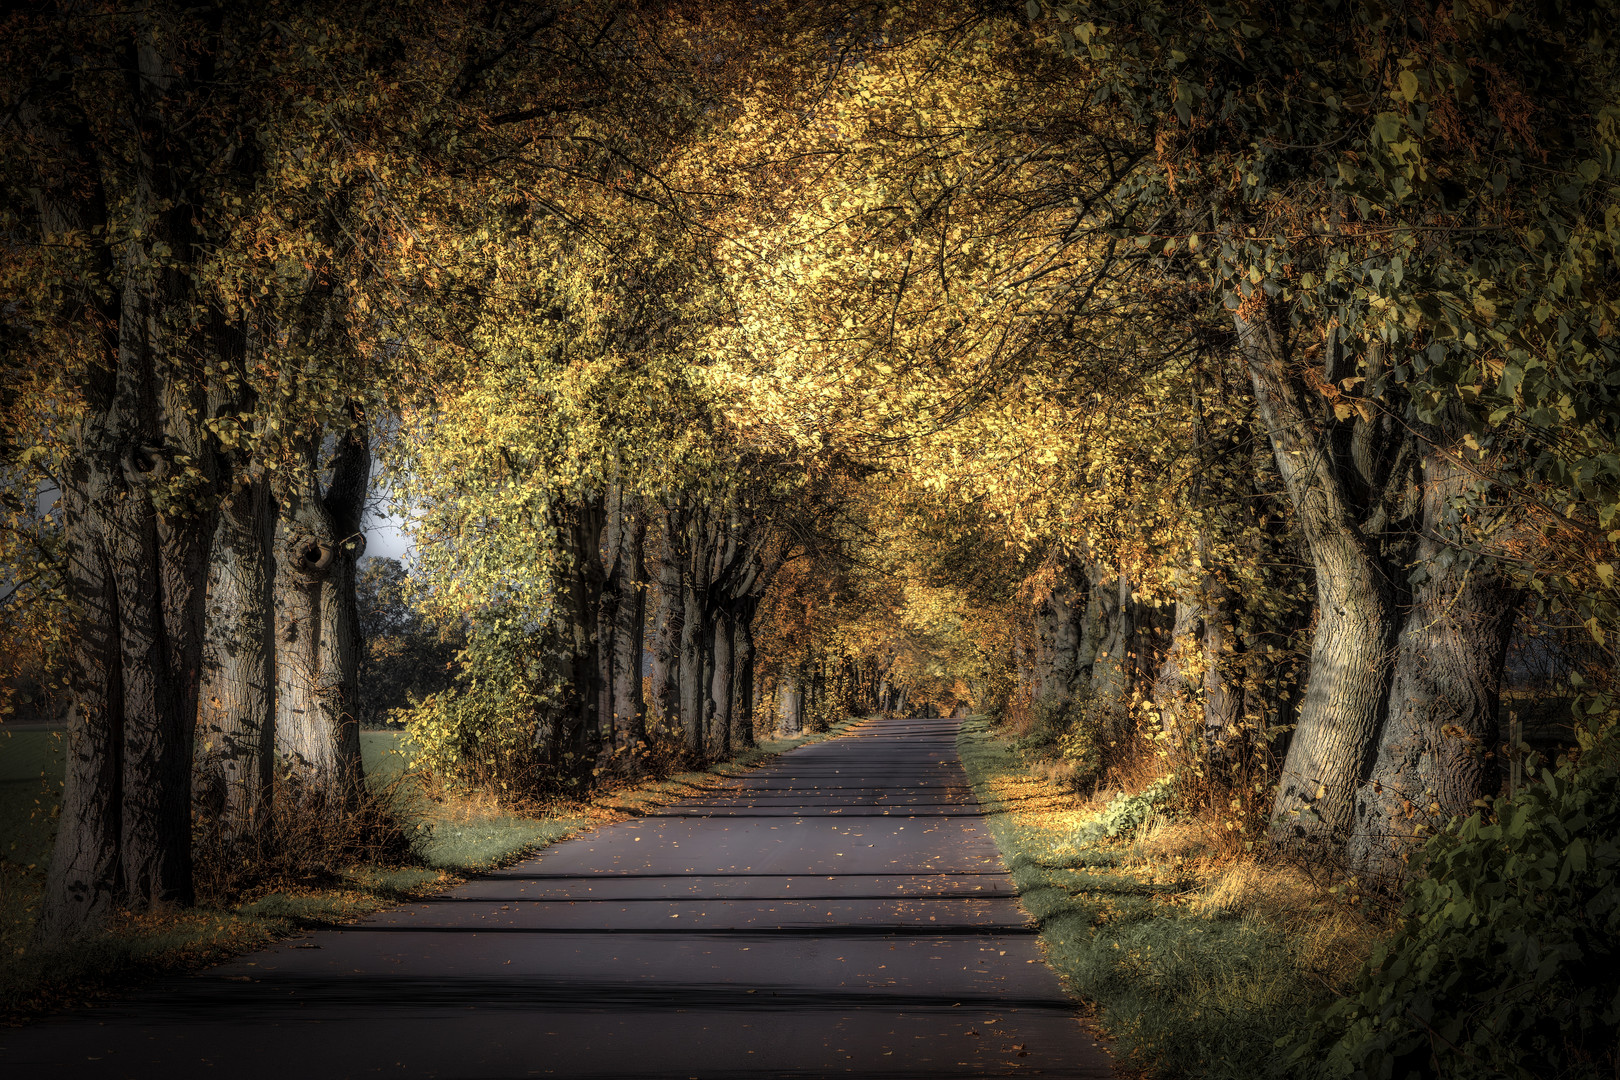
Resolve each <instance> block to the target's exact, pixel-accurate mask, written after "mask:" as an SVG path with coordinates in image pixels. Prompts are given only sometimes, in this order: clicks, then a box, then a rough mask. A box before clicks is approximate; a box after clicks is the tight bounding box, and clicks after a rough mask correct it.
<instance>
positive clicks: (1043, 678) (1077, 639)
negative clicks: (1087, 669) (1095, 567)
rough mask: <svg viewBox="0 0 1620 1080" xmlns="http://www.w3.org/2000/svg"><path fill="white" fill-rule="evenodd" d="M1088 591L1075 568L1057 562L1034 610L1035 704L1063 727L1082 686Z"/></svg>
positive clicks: (1051, 720) (1048, 717)
mask: <svg viewBox="0 0 1620 1080" xmlns="http://www.w3.org/2000/svg"><path fill="white" fill-rule="evenodd" d="M1089 595H1090V587H1089V584H1088V583H1087V581H1086V579H1085V576H1084V574H1083V572H1082V571H1081V569H1080V568H1079V567H1078V566H1074V565H1071V564H1069V563H1062V562H1060V563H1059V565H1058V566H1057V567H1056V568H1055V569H1054V570H1053V571H1052V581H1051V584H1050V587H1049V588H1048V589H1047V590H1046V591H1045V593H1044V595H1042V597H1041V600H1040V603H1039V604H1038V605H1037V606H1036V612H1035V614H1036V620H1035V623H1036V654H1037V661H1036V684H1035V686H1034V695H1035V700H1036V702H1037V704H1038V707H1039V708H1040V710H1041V713H1042V715H1043V716H1044V717H1045V718H1046V719H1047V720H1048V722H1051V723H1058V724H1061V723H1063V722H1064V721H1065V720H1066V719H1067V717H1068V714H1069V708H1070V706H1071V704H1072V703H1073V701H1074V697H1075V694H1076V693H1077V692H1078V691H1079V688H1080V685H1081V679H1082V675H1081V666H1080V649H1081V636H1082V634H1083V632H1084V622H1085V606H1086V603H1087V601H1088V599H1089Z"/></svg>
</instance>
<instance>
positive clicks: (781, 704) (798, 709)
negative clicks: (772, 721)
mask: <svg viewBox="0 0 1620 1080" xmlns="http://www.w3.org/2000/svg"><path fill="white" fill-rule="evenodd" d="M776 715H777V724H778V726H779V730H780V731H781V732H782V734H783V736H785V737H789V738H791V737H792V736H795V735H798V734H799V733H800V732H802V731H803V730H804V691H803V689H802V688H801V686H800V683H799V679H798V676H797V675H795V674H793V673H792V672H791V671H784V672H783V673H782V679H781V681H780V682H779V683H778V684H777V712H776Z"/></svg>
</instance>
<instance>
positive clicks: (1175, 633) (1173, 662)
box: [1153, 593, 1204, 740]
mask: <svg viewBox="0 0 1620 1080" xmlns="http://www.w3.org/2000/svg"><path fill="white" fill-rule="evenodd" d="M1203 625H1204V612H1203V608H1202V607H1200V606H1199V603H1198V599H1197V597H1196V596H1193V595H1190V594H1188V593H1184V594H1183V595H1182V596H1181V597H1179V598H1178V599H1177V600H1176V617H1175V623H1174V624H1173V625H1172V627H1171V629H1170V647H1169V648H1168V649H1166V650H1165V653H1164V661H1163V663H1161V664H1160V665H1159V672H1158V674H1157V675H1156V676H1155V677H1154V680H1153V705H1154V707H1155V708H1156V709H1158V711H1159V725H1160V729H1161V730H1162V731H1163V732H1164V734H1165V735H1166V736H1167V737H1169V738H1171V739H1173V740H1174V739H1180V737H1181V735H1182V731H1183V728H1184V723H1183V722H1182V714H1183V713H1184V712H1185V711H1186V708H1187V695H1188V680H1187V657H1188V655H1189V654H1191V653H1192V652H1194V651H1195V650H1197V649H1199V648H1200V647H1201V645H1202V642H1201V640H1200V639H1201V638H1202V636H1203Z"/></svg>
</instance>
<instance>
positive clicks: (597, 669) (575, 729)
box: [561, 495, 607, 782]
mask: <svg viewBox="0 0 1620 1080" xmlns="http://www.w3.org/2000/svg"><path fill="white" fill-rule="evenodd" d="M570 509H571V512H570V514H569V521H568V543H569V548H570V557H571V566H570V569H569V577H568V590H567V597H568V603H567V609H568V610H567V616H566V617H567V626H566V635H567V641H568V645H569V651H570V654H571V656H570V660H571V668H572V674H573V687H572V688H571V690H570V692H569V694H568V702H569V705H570V707H571V708H570V711H569V713H568V715H567V716H565V718H564V722H565V723H566V724H567V730H566V731H564V732H563V733H562V740H561V742H562V746H561V749H562V751H563V758H562V761H561V766H562V772H563V775H564V776H565V777H567V778H570V779H573V780H576V781H581V782H583V781H585V780H586V779H588V778H589V777H590V775H591V773H592V771H593V770H594V769H595V768H596V764H597V759H598V757H599V756H600V754H601V748H602V722H603V717H602V714H601V707H602V696H603V687H602V681H603V675H604V671H603V663H602V653H603V650H602V626H601V621H600V617H601V604H602V580H603V568H602V531H603V528H604V527H605V525H606V519H607V509H606V507H605V505H604V502H603V499H602V496H600V495H592V496H588V497H586V498H585V499H583V500H581V501H580V502H579V503H578V504H577V505H576V506H574V507H572V508H570Z"/></svg>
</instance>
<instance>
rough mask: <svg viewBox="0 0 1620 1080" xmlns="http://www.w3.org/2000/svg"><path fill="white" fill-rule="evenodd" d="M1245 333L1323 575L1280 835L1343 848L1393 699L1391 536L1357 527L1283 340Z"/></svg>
mask: <svg viewBox="0 0 1620 1080" xmlns="http://www.w3.org/2000/svg"><path fill="white" fill-rule="evenodd" d="M1237 327H1238V336H1239V341H1240V345H1241V347H1242V349H1243V353H1244V358H1245V360H1246V361H1247V362H1248V364H1249V371H1250V377H1251V379H1252V381H1253V384H1254V391H1255V399H1256V404H1257V406H1258V412H1259V416H1260V419H1261V421H1262V422H1263V423H1264V424H1265V426H1266V431H1267V435H1268V436H1269V438H1270V440H1271V444H1272V449H1273V452H1274V454H1275V457H1276V461H1277V471H1278V472H1279V473H1280V474H1281V476H1282V478H1283V483H1284V486H1285V487H1286V488H1287V490H1288V495H1289V499H1290V501H1291V502H1292V503H1293V505H1294V510H1295V513H1296V514H1297V516H1298V520H1299V523H1300V526H1301V529H1302V531H1303V532H1304V533H1305V538H1306V541H1307V544H1308V546H1309V549H1310V554H1311V561H1312V564H1313V566H1314V568H1315V571H1316V593H1317V620H1316V635H1315V639H1314V641H1313V642H1312V644H1311V663H1310V677H1309V681H1308V683H1307V686H1306V691H1305V700H1304V701H1303V702H1302V703H1301V706H1300V711H1299V716H1298V722H1297V724H1296V726H1295V729H1294V733H1293V738H1292V739H1291V740H1290V742H1289V746H1288V754H1287V757H1286V758H1285V759H1284V761H1283V769H1282V775H1281V776H1280V777H1279V779H1278V785H1277V795H1276V800H1275V802H1274V804H1273V807H1272V818H1271V825H1272V833H1273V836H1274V837H1275V838H1276V839H1278V840H1279V841H1281V842H1284V843H1287V844H1289V845H1292V846H1299V845H1301V844H1315V843H1322V842H1326V843H1338V842H1341V841H1342V840H1343V839H1344V838H1345V837H1347V836H1348V835H1349V830H1350V825H1351V821H1352V817H1353V805H1354V797H1355V791H1356V787H1357V785H1358V784H1359V782H1360V780H1361V776H1362V772H1363V770H1364V769H1365V768H1366V767H1367V764H1368V758H1369V756H1370V754H1371V751H1372V740H1373V736H1374V734H1375V733H1376V732H1377V730H1378V727H1379V723H1380V721H1381V720H1382V717H1383V711H1384V706H1385V702H1386V699H1387V697H1388V690H1389V679H1390V651H1391V649H1392V647H1393V646H1394V643H1395V629H1396V625H1397V623H1396V606H1395V596H1394V594H1393V590H1392V588H1391V585H1390V581H1389V577H1388V575H1387V574H1386V573H1385V572H1384V568H1383V567H1382V566H1381V564H1380V559H1379V557H1378V552H1377V551H1376V548H1375V546H1374V541H1373V540H1372V539H1370V537H1371V536H1376V535H1377V533H1378V531H1379V529H1380V528H1381V527H1382V526H1367V525H1358V524H1357V521H1356V513H1355V510H1356V508H1355V507H1354V506H1353V505H1352V503H1351V499H1350V495H1349V494H1348V493H1347V491H1346V483H1347V481H1346V479H1345V478H1344V476H1343V475H1342V472H1343V466H1341V465H1340V464H1339V463H1338V458H1337V457H1336V451H1335V448H1334V446H1333V445H1331V444H1330V443H1329V442H1328V441H1327V436H1326V435H1325V434H1324V433H1323V432H1322V431H1321V425H1320V423H1319V422H1318V421H1317V420H1316V419H1315V418H1314V417H1312V416H1311V415H1310V414H1309V413H1307V411H1306V410H1305V408H1304V407H1303V406H1302V405H1301V403H1300V400H1299V391H1298V388H1297V387H1295V386H1294V385H1293V383H1292V381H1291V379H1292V376H1291V375H1290V374H1289V372H1288V368H1287V364H1286V362H1285V359H1286V358H1285V355H1284V351H1285V346H1284V344H1283V339H1282V334H1281V332H1280V331H1279V330H1277V329H1276V328H1275V327H1273V326H1272V325H1270V324H1269V323H1266V322H1258V323H1249V322H1246V321H1244V320H1243V319H1242V318H1239V319H1238V320H1237ZM1328 374H1329V375H1330V376H1332V375H1335V374H1336V372H1334V371H1331V370H1330V371H1329V373H1328ZM1360 501H1361V502H1362V503H1363V504H1364V505H1366V504H1369V500H1368V499H1366V498H1363V499H1362V500H1360Z"/></svg>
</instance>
